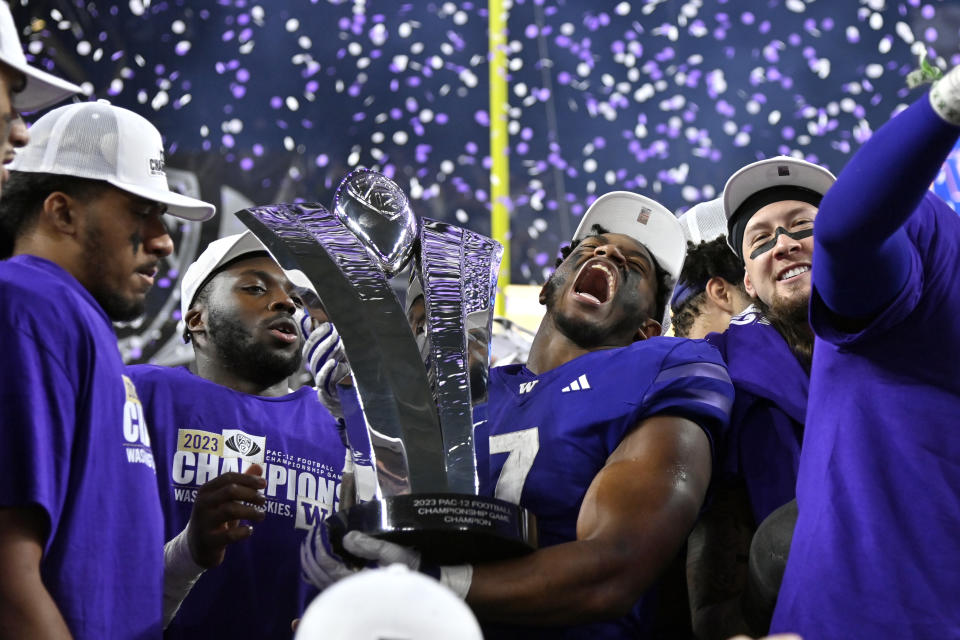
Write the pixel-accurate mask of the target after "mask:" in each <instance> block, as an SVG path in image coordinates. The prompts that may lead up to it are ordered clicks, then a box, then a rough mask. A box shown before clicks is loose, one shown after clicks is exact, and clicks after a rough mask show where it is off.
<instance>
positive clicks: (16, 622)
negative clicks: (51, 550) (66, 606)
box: [0, 579, 72, 640]
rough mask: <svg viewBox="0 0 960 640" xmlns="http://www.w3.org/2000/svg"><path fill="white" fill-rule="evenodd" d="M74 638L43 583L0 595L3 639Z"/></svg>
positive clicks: (49, 639) (46, 639)
mask: <svg viewBox="0 0 960 640" xmlns="http://www.w3.org/2000/svg"><path fill="white" fill-rule="evenodd" d="M71 637H72V636H71V635H70V630H69V629H68V628H67V623H66V622H65V621H64V619H63V616H62V615H61V614H60V610H59V609H58V608H57V605H56V603H55V602H54V601H53V598H52V597H51V596H50V593H49V592H48V591H47V590H46V588H44V586H43V584H42V583H40V581H39V579H38V580H37V584H33V585H31V586H30V587H29V588H27V589H17V590H16V591H8V590H6V589H4V590H3V592H2V594H0V640H8V639H9V640H22V639H23V638H35V639H37V640H69V639H70V638H71Z"/></svg>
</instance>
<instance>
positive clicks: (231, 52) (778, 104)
mask: <svg viewBox="0 0 960 640" xmlns="http://www.w3.org/2000/svg"><path fill="white" fill-rule="evenodd" d="M494 1H497V0H494ZM11 4H12V8H13V11H14V17H15V19H16V22H17V24H18V25H20V26H22V27H23V28H24V29H23V39H24V42H25V43H26V44H25V46H26V47H27V51H28V57H29V58H30V59H31V60H33V61H34V62H39V63H40V64H42V65H44V66H45V67H47V68H48V69H51V70H55V71H56V72H57V73H58V74H59V75H61V76H63V77H65V78H68V79H70V80H72V81H74V82H77V83H78V84H82V86H83V87H84V89H85V92H86V94H87V98H88V99H91V100H93V99H105V100H109V101H111V102H113V103H114V104H117V105H120V106H123V107H126V108H128V109H132V110H134V111H136V112H138V113H140V114H142V115H144V116H146V117H147V118H148V119H150V120H152V121H153V123H154V124H155V125H157V127H158V128H159V129H160V130H161V132H162V133H163V134H164V136H165V140H166V144H167V149H168V154H167V171H168V176H169V179H170V181H171V184H172V185H174V186H175V188H177V189H178V190H180V191H183V192H185V193H188V194H190V195H194V196H197V197H200V198H203V199H205V200H207V201H209V202H213V203H215V204H216V205H217V207H218V209H219V211H220V215H218V216H217V217H215V218H214V219H213V220H211V221H209V222H207V223H204V224H203V225H202V226H201V225H200V224H199V223H191V224H179V225H177V226H176V233H175V236H176V237H175V240H176V241H177V250H176V253H175V254H174V255H173V256H171V258H170V259H169V260H168V261H167V264H166V266H165V273H164V274H163V276H164V277H163V278H162V279H161V280H160V281H159V286H158V287H156V289H155V290H154V291H153V292H152V293H151V298H150V300H149V311H148V314H147V316H146V317H145V318H144V319H143V320H141V321H138V322H137V323H134V324H132V325H127V326H122V327H120V328H119V335H120V339H121V347H122V350H123V352H124V355H125V357H126V359H127V360H128V361H131V362H134V361H147V360H152V361H155V362H158V363H168V364H169V363H173V362H177V361H182V360H183V359H184V358H185V357H188V356H189V352H187V353H186V354H185V353H184V351H185V349H184V347H183V345H182V343H181V341H180V339H179V336H178V335H177V334H176V321H177V319H178V315H179V310H178V309H179V305H178V300H177V284H178V275H179V274H180V272H181V271H182V270H183V269H184V268H185V266H186V265H187V264H189V263H190V262H191V261H192V260H193V258H194V257H195V256H196V254H197V252H198V249H201V248H202V247H203V246H205V245H206V243H207V242H209V241H210V240H213V239H214V238H216V237H218V236H221V235H225V234H227V233H233V232H236V231H238V230H240V229H241V228H242V225H240V223H239V222H238V221H237V219H236V218H235V217H233V216H232V215H230V214H231V213H232V212H234V211H236V210H238V209H241V208H243V207H246V206H250V205H251V204H268V203H276V202H292V201H319V202H321V203H324V204H325V205H329V203H330V200H331V197H332V194H333V190H334V189H335V188H336V185H337V183H338V182H339V181H340V179H341V178H342V177H343V176H344V175H346V174H347V173H348V172H349V171H350V170H351V169H354V168H356V167H360V166H365V167H370V168H373V169H376V170H379V171H382V172H384V173H386V174H387V175H388V176H391V177H392V178H393V179H394V180H396V181H397V182H398V183H399V184H400V186H401V187H403V188H404V189H405V190H406V192H407V193H408V194H409V196H410V197H411V200H412V202H413V206H414V208H415V211H416V212H417V213H418V214H420V215H423V216H427V217H431V218H436V219H441V220H447V221H451V222H455V223H457V224H460V225H464V226H468V227H470V228H471V229H474V230H476V231H479V232H481V233H485V234H490V233H491V223H490V219H491V216H490V213H491V188H490V184H491V173H490V170H491V152H490V145H491V143H490V122H491V115H490V114H491V107H490V105H491V98H490V96H491V92H490V81H489V78H490V60H491V55H490V54H489V52H490V45H489V38H488V18H489V10H490V5H488V4H487V3H486V2H470V1H462V0H457V1H454V0H451V1H448V2H429V1H421V0H417V1H416V2H404V1H402V0H381V1H375V0H369V1H364V0H353V1H335V0H312V1H311V0H261V1H260V2H254V1H250V0H219V1H213V0H204V1H199V2H198V1H196V0H165V1H161V0H152V1H151V0H129V1H124V2H115V1H113V0H98V1H97V2H86V1H82V0H57V1H49V0H48V1H40V2H34V1H33V0H30V1H25V0H13V1H12V3H11ZM498 6H500V5H498ZM502 9H503V12H504V15H505V16H506V24H507V28H508V34H507V37H506V43H507V44H506V46H505V47H504V48H503V49H501V51H503V52H504V53H505V54H506V61H505V65H506V69H507V70H508V78H507V79H508V91H507V99H508V101H509V107H508V111H507V113H508V132H509V141H508V145H509V198H508V199H507V200H506V201H505V202H504V204H505V205H506V209H507V210H508V211H509V214H510V232H511V233H510V236H509V237H510V246H509V251H510V254H509V255H510V267H509V276H510V280H511V281H512V282H513V283H516V284H528V283H540V282H542V281H543V279H544V277H545V276H546V275H547V274H548V273H549V271H550V269H551V268H552V266H553V262H554V257H555V255H556V252H557V248H558V246H559V245H560V244H561V243H563V242H565V241H567V240H568V239H569V237H570V236H571V234H572V231H573V229H574V228H575V227H576V224H577V220H578V217H579V216H580V215H581V214H582V213H583V211H584V209H585V207H586V206H587V205H589V203H590V202H591V201H592V200H593V199H594V198H596V197H597V196H598V195H600V194H602V193H604V192H606V191H612V190H617V189H627V190H635V191H639V192H642V193H644V194H646V195H649V196H652V197H654V198H656V199H657V200H659V201H660V202H662V203H664V204H665V205H666V206H668V207H669V208H671V209H673V210H675V211H677V212H678V213H679V212H681V211H683V210H684V209H686V208H688V207H689V206H691V205H692V204H695V203H696V202H699V201H701V200H706V199H710V198H713V197H716V196H717V195H718V194H719V191H720V190H722V188H723V184H724V181H725V180H726V178H727V177H728V176H729V175H730V173H732V171H734V170H735V169H736V168H738V167H740V166H742V165H743V164H745V163H748V162H750V161H753V160H756V159H759V158H763V157H768V156H771V155H775V154H794V155H798V156H801V157H804V158H806V159H807V160H810V161H812V162H817V163H820V164H823V165H824V166H826V167H828V168H830V169H831V170H833V171H834V172H836V171H838V170H839V169H841V168H842V167H843V165H844V163H845V161H846V159H847V158H848V156H849V155H850V154H851V152H852V151H853V150H855V149H856V148H857V147H858V145H859V144H860V143H861V142H862V141H863V140H865V139H866V138H867V137H869V136H870V134H871V131H872V130H873V129H874V128H875V127H878V126H879V125H880V124H882V123H883V122H885V121H886V120H887V119H889V118H890V116H891V115H893V114H894V113H895V112H897V111H898V110H899V109H901V108H902V107H904V106H905V105H906V104H907V103H908V102H909V101H910V100H911V99H912V97H913V96H915V95H917V94H916V91H917V90H910V89H908V88H907V85H906V82H905V76H906V74H907V73H908V72H909V71H911V70H912V69H914V68H916V67H917V66H918V62H919V55H920V54H921V53H923V52H926V55H927V58H928V59H929V60H930V61H931V62H933V63H934V64H935V65H937V66H940V67H941V68H944V69H945V68H947V67H948V66H949V65H956V64H958V63H960V3H958V2H950V1H946V0H940V1H925V0H887V1H884V0H749V1H747V0H687V1H680V0H646V1H644V0H632V1H623V2H598V1H596V0H515V1H514V2H512V3H511V2H506V3H503V4H502ZM934 186H935V189H937V191H938V192H939V193H940V195H941V196H943V197H944V198H945V199H947V200H953V201H956V200H957V193H958V188H957V173H956V168H955V159H954V160H952V161H951V162H950V163H948V166H947V167H946V168H945V171H944V172H943V173H942V174H941V176H940V178H938V180H937V183H935V185H934Z"/></svg>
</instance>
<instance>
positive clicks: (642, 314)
mask: <svg viewBox="0 0 960 640" xmlns="http://www.w3.org/2000/svg"><path fill="white" fill-rule="evenodd" d="M566 280H567V278H566V277H565V276H557V273H556V272H554V273H553V275H551V276H550V279H549V280H547V288H546V306H547V313H552V316H553V323H554V324H555V325H556V326H557V329H559V330H560V332H561V333H563V335H565V336H566V337H567V339H569V340H570V341H571V342H573V343H574V344H575V345H577V346H578V347H580V348H581V349H587V350H590V349H596V348H598V347H611V346H623V347H625V346H627V345H628V344H630V343H632V342H633V341H634V336H635V335H636V332H637V329H638V328H639V327H640V326H641V325H642V324H643V322H644V321H645V320H646V319H647V318H649V317H650V314H649V313H648V310H645V309H641V307H640V304H639V302H638V301H637V300H633V299H631V298H630V297H629V296H627V295H626V294H625V293H624V292H625V289H624V288H623V287H621V288H620V289H618V290H617V292H616V293H615V294H614V297H613V300H611V301H610V302H611V304H614V305H617V306H618V307H619V308H620V309H621V310H622V312H623V315H622V317H621V318H620V319H618V320H616V322H614V324H613V325H612V326H610V325H608V324H600V323H595V322H584V321H583V320H578V319H575V318H572V317H570V316H569V315H567V314H565V313H564V312H563V311H562V310H556V311H554V309H556V304H555V303H556V301H557V298H558V297H559V294H560V290H561V289H562V288H563V285H564V284H565V283H566ZM619 336H628V338H626V339H625V341H623V344H615V342H617V341H618V340H619ZM621 341H622V340H621Z"/></svg>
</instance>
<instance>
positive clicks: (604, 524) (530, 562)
mask: <svg viewBox="0 0 960 640" xmlns="http://www.w3.org/2000/svg"><path fill="white" fill-rule="evenodd" d="M710 466H711V465H710V445H709V442H708V440H707V436H706V434H704V433H703V431H702V430H701V429H700V427H698V426H697V425H696V424H695V423H693V422H691V421H689V420H686V419H683V418H675V417H668V416H656V417H653V418H649V419H647V420H645V421H643V422H642V423H641V424H640V425H638V428H636V429H634V430H633V431H632V432H631V433H630V434H629V435H628V436H627V437H626V438H625V439H624V440H623V442H621V443H620V446H619V447H617V449H616V450H615V451H614V452H613V453H612V454H611V455H610V457H609V458H608V460H607V463H606V465H605V466H604V467H603V469H601V471H600V472H599V473H598V474H597V475H596V477H595V478H594V479H593V482H592V483H591V485H590V488H589V489H588V490H587V494H586V496H585V497H584V499H583V503H582V505H581V506H580V514H579V517H578V520H577V540H576V541H574V542H569V543H565V544H561V545H556V546H553V547H548V548H545V549H541V550H539V551H536V552H534V553H532V554H530V555H528V556H525V557H523V558H518V559H515V560H509V561H505V562H497V563H490V564H482V565H478V566H477V567H476V568H475V569H474V574H473V582H472V584H471V586H470V591H469V593H468V595H467V602H468V603H469V604H470V606H471V607H472V608H473V609H474V611H476V613H477V615H478V616H479V617H481V618H483V619H486V620H497V621H503V622H509V623H518V624H536V625H538V626H543V625H560V624H575V623H584V622H589V621H592V620H599V619H609V618H613V617H616V616H620V615H624V614H625V613H626V612H628V611H629V610H630V608H631V607H632V606H633V605H634V603H635V602H636V601H637V599H638V598H639V597H640V596H641V595H642V594H643V593H644V591H646V590H647V589H648V588H649V587H650V586H651V585H652V584H653V583H654V581H655V580H656V579H657V578H658V577H659V575H660V573H661V571H662V570H663V569H664V568H665V567H666V566H667V565H668V564H669V562H670V561H671V560H672V559H673V558H674V556H675V555H676V553H677V552H678V551H679V550H680V548H681V547H682V546H683V543H684V541H685V540H686V537H687V535H688V534H689V532H690V529H691V527H692V526H693V523H694V521H695V520H696V517H697V513H698V511H699V509H700V505H701V503H702V502H703V498H704V495H705V493H706V490H707V484H708V482H709V479H710Z"/></svg>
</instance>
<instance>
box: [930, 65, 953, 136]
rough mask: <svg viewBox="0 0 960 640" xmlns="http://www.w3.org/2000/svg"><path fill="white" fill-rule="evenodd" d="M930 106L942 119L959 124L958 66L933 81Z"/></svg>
mask: <svg viewBox="0 0 960 640" xmlns="http://www.w3.org/2000/svg"><path fill="white" fill-rule="evenodd" d="M930 106H932V107H933V110H934V111H936V112H937V115H938V116H940V117H941V118H942V119H943V120H944V121H946V122H948V123H950V124H952V125H956V126H960V66H958V67H954V68H953V69H951V70H950V71H948V72H947V73H946V75H944V76H943V77H942V78H940V79H939V80H937V81H936V82H934V83H933V87H931V88H930Z"/></svg>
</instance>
